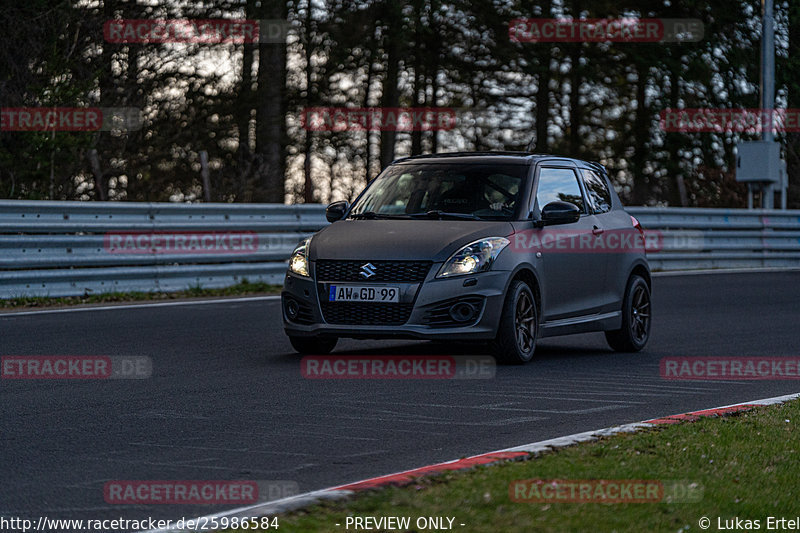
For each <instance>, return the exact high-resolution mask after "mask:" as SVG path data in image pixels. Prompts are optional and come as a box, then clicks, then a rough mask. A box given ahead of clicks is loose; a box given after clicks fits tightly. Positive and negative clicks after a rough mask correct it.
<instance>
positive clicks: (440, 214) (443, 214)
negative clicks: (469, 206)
mask: <svg viewBox="0 0 800 533" xmlns="http://www.w3.org/2000/svg"><path fill="white" fill-rule="evenodd" d="M408 216H410V217H415V218H423V217H425V218H438V219H439V220H442V219H445V218H453V219H465V220H483V219H482V218H481V217H479V216H477V215H473V214H472V213H448V212H447V211H439V210H438V209H434V210H432V211H428V212H426V213H412V214H410V215H408Z"/></svg>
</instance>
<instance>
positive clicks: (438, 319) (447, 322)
mask: <svg viewBox="0 0 800 533" xmlns="http://www.w3.org/2000/svg"><path fill="white" fill-rule="evenodd" d="M485 301H486V299H485V298H484V297H483V296H464V297H462V298H453V299H452V300H445V301H443V302H441V303H439V304H438V305H436V306H435V307H432V308H430V309H428V310H427V311H426V312H425V315H424V316H423V318H422V320H423V322H424V323H425V324H427V325H429V326H438V327H451V326H462V327H463V326H471V325H473V324H475V322H477V320H478V318H479V317H480V316H481V312H482V311H483V304H484V302H485ZM457 302H466V303H469V304H472V306H473V307H475V309H477V313H476V314H475V319H474V320H470V321H467V322H458V321H456V320H454V319H453V317H452V316H450V308H451V307H453V305H454V304H456V303H457Z"/></svg>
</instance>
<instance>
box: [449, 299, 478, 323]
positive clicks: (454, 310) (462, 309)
mask: <svg viewBox="0 0 800 533" xmlns="http://www.w3.org/2000/svg"><path fill="white" fill-rule="evenodd" d="M477 313H478V310H477V309H475V306H474V305H472V304H470V303H467V302H458V303H457V304H455V305H453V306H452V307H451V308H450V317H451V318H452V319H453V320H455V321H456V322H469V321H470V320H475V316H476V315H477Z"/></svg>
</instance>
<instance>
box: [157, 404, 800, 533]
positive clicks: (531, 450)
mask: <svg viewBox="0 0 800 533" xmlns="http://www.w3.org/2000/svg"><path fill="white" fill-rule="evenodd" d="M798 398H800V393H797V394H787V395H785V396H776V397H774V398H765V399H763V400H753V401H750V402H744V403H737V404H733V405H725V406H722V407H714V408H712V409H703V410H701V411H692V412H689V413H681V414H677V415H670V416H665V417H662V418H654V419H651V420H644V421H642V422H635V423H632V424H624V425H622V426H613V427H610V428H604V429H596V430H593V431H584V432H583V433H575V434H574V435H567V436H565V437H557V438H555V439H548V440H543V441H539V442H533V443H531V444H523V445H522V446H515V447H513V448H506V449H504V450H497V451H494V452H489V453H482V454H480V455H473V456H472V457H467V458H464V459H455V460H453V461H447V462H444V463H437V464H433V465H428V466H423V467H420V468H414V469H412V470H405V471H403V472H397V473H395V474H389V475H385V476H379V477H374V478H370V479H364V480H361V481H356V482H354V483H348V484H346V485H339V486H337V487H330V488H327V489H321V490H316V491H313V492H306V493H304V494H298V495H296V496H290V497H288V498H282V499H280V500H275V501H271V502H265V503H258V504H255V505H250V506H247V507H240V508H238V509H233V510H230V511H225V512H222V513H217V514H212V515H207V516H204V517H199V518H195V519H193V520H194V521H195V523H197V522H198V521H199V522H200V523H206V524H207V523H213V519H215V518H216V519H217V520H219V519H220V518H222V517H227V518H228V519H232V518H239V519H243V518H251V517H258V516H274V515H276V514H281V513H286V512H289V511H295V510H297V509H301V508H304V507H309V506H311V505H314V504H317V503H321V502H324V501H332V500H342V499H345V498H347V497H349V496H352V495H353V494H356V493H358V492H359V491H363V490H368V489H374V488H379V487H385V486H389V485H396V486H402V485H408V484H409V483H411V482H412V481H413V480H414V479H416V478H419V477H422V476H426V475H429V474H434V473H439V472H451V471H454V470H466V469H469V468H474V467H476V466H481V465H491V464H495V463H499V462H502V461H509V460H522V459H528V458H532V457H534V456H535V455H537V454H540V453H542V452H547V451H551V450H554V449H558V448H564V447H566V446H572V445H575V444H579V443H581V442H589V441H593V440H597V439H599V438H601V437H607V436H610V435H616V434H619V433H635V432H636V431H640V430H642V429H646V428H652V427H654V426H658V425H663V424H677V423H680V422H693V421H695V420H699V419H700V418H703V417H713V416H724V415H729V414H732V413H741V412H743V411H749V410H751V409H753V408H755V407H760V406H764V405H776V404H781V403H785V402H788V401H791V400H795V399H798ZM167 531H194V530H192V529H186V528H177V527H171V528H166V529H153V530H150V531H147V532H145V533H162V532H167Z"/></svg>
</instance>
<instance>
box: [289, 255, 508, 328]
mask: <svg viewBox="0 0 800 533" xmlns="http://www.w3.org/2000/svg"><path fill="white" fill-rule="evenodd" d="M439 266H440V265H438V264H434V265H433V268H431V269H430V271H429V272H428V275H427V277H426V278H425V280H424V281H423V282H416V283H391V282H386V283H381V284H375V286H376V287H380V286H381V285H389V286H396V287H398V288H399V289H400V295H401V296H400V302H399V304H389V303H387V304H376V303H374V302H361V303H359V304H358V306H360V307H359V308H358V313H353V317H352V318H353V320H352V323H348V322H350V320H349V317H348V316H347V313H341V312H336V313H333V312H331V311H330V310H331V309H332V307H331V306H336V305H341V304H339V303H327V302H324V299H325V298H326V297H327V294H328V286H329V285H330V283H322V282H316V281H314V280H312V279H311V278H304V277H300V276H297V275H295V274H293V273H287V275H286V279H285V280H284V290H283V292H282V293H281V309H282V314H283V324H284V329H285V331H286V333H287V334H288V335H290V336H298V337H317V336H329V337H349V338H361V339H365V338H366V339H388V338H412V339H428V340H489V339H493V338H494V337H495V335H496V333H497V326H498V323H499V321H500V315H501V313H502V309H503V299H504V295H505V289H506V285H507V282H508V277H509V274H510V273H509V272H507V271H495V270H491V271H488V272H481V273H479V274H473V275H466V276H458V277H454V278H444V279H437V278H436V277H435V274H436V272H438V268H439ZM343 284H347V283H343ZM350 285H369V284H368V283H350ZM290 300H294V301H295V302H296V303H297V304H298V306H300V308H301V309H302V312H301V313H300V316H299V317H295V318H294V319H290V318H289V317H288V316H287V304H288V302H289V301H290ZM321 301H322V302H321ZM458 302H469V303H471V304H473V307H475V308H476V309H477V312H476V314H475V315H476V316H475V318H474V319H470V320H468V321H465V322H463V323H459V322H457V321H455V320H453V319H452V318H451V319H448V316H449V313H448V312H447V310H448V309H449V308H450V307H452V305H454V304H455V303H458ZM478 302H479V305H478ZM393 305H394V306H397V305H405V306H407V307H410V308H411V310H410V314H409V315H408V319H407V320H405V322H403V323H394V324H381V323H365V322H370V321H371V322H375V321H376V319H375V317H374V316H373V317H371V318H370V313H372V312H373V310H374V309H377V308H370V307H369V306H393ZM323 307H325V309H323ZM384 309H389V310H390V311H394V309H391V308H388V307H384ZM326 310H328V311H327V313H326ZM334 314H335V315H336V317H335V319H332V315H334ZM326 316H327V320H326ZM364 316H366V317H368V318H367V320H366V321H365V320H364V319H363V317H364ZM359 317H360V318H359ZM434 317H436V318H434ZM442 320H444V321H445V323H443V322H442ZM448 320H449V322H448ZM334 322H335V323H334Z"/></svg>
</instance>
